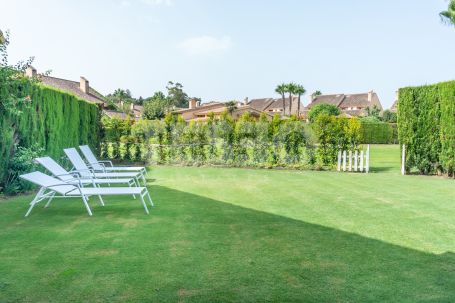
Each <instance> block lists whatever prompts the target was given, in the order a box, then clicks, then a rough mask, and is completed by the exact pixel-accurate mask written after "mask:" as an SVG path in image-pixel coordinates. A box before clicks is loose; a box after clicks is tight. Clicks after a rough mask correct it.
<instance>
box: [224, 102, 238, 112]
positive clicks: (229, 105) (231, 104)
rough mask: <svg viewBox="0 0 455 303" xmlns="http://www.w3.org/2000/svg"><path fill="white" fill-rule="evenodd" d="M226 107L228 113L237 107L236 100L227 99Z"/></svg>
mask: <svg viewBox="0 0 455 303" xmlns="http://www.w3.org/2000/svg"><path fill="white" fill-rule="evenodd" d="M225 104H226V109H227V111H228V113H229V114H230V115H232V113H233V112H234V111H235V110H236V109H237V102H235V101H228V102H226V103H225Z"/></svg>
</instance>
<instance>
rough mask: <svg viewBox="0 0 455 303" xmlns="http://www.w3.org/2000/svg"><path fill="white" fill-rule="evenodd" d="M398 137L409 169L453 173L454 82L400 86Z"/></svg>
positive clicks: (454, 162) (454, 157)
mask: <svg viewBox="0 0 455 303" xmlns="http://www.w3.org/2000/svg"><path fill="white" fill-rule="evenodd" d="M398 137H399V141H400V143H401V144H405V145H406V151H407V152H406V170H407V171H408V172H409V171H411V170H412V169H417V170H418V171H419V172H420V173H422V174H434V173H442V174H447V175H449V176H454V170H455V81H450V82H443V83H438V84H434V85H425V86H420V87H406V88H401V89H400V90H399V100H398Z"/></svg>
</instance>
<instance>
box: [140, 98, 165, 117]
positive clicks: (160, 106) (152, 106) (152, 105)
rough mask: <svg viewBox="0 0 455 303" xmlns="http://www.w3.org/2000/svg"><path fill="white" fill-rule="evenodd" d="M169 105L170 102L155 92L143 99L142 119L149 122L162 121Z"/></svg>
mask: <svg viewBox="0 0 455 303" xmlns="http://www.w3.org/2000/svg"><path fill="white" fill-rule="evenodd" d="M170 105H171V101H170V100H169V99H168V98H166V96H165V95H164V94H163V93H162V92H156V93H155V94H154V95H153V96H152V97H150V98H147V99H145V101H144V110H143V112H142V117H143V118H144V119H149V120H154V119H162V118H164V116H165V115H166V113H167V112H168V110H169V108H170Z"/></svg>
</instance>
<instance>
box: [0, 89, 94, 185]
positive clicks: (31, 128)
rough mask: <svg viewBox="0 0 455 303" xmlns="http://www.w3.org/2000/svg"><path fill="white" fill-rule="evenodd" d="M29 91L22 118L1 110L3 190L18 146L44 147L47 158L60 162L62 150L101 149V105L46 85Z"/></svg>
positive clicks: (0, 151)
mask: <svg viewBox="0 0 455 303" xmlns="http://www.w3.org/2000/svg"><path fill="white" fill-rule="evenodd" d="M26 89H27V90H28V94H29V95H30V98H31V100H32V101H31V102H30V104H29V105H28V106H24V108H22V109H21V111H22V113H21V114H20V115H17V116H13V115H10V114H8V113H6V112H2V111H1V110H0V188H1V187H3V184H4V182H5V178H6V177H7V172H8V167H9V162H10V160H11V159H12V157H13V154H14V151H15V145H16V144H17V145H18V146H23V147H29V146H32V145H38V146H41V147H43V148H44V150H45V152H46V155H49V156H51V157H55V158H57V159H58V158H59V157H60V156H62V153H63V148H66V147H74V146H77V145H79V144H82V143H83V144H89V145H91V146H92V147H98V144H99V141H100V135H101V134H100V130H101V127H100V117H101V114H100V110H99V108H98V106H96V105H95V104H92V103H88V102H86V101H83V100H80V99H78V98H76V97H75V96H74V95H70V94H68V93H65V92H61V91H58V90H55V89H53V88H50V87H46V86H43V85H33V86H30V87H29V88H26Z"/></svg>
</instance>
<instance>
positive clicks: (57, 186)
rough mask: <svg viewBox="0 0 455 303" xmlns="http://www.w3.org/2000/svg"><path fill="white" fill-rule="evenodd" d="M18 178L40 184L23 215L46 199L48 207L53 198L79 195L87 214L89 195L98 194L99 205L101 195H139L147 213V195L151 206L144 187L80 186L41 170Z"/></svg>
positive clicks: (102, 203) (90, 212) (89, 210)
mask: <svg viewBox="0 0 455 303" xmlns="http://www.w3.org/2000/svg"><path fill="white" fill-rule="evenodd" d="M20 178H22V179H24V180H27V181H29V182H32V183H34V184H36V185H38V186H40V187H41V188H40V190H39V191H38V193H37V194H36V196H35V198H34V199H33V200H32V202H30V208H29V209H28V211H27V213H26V214H25V216H26V217H27V216H28V215H29V214H30V212H31V211H32V209H33V207H34V206H35V205H36V204H37V203H39V202H41V201H43V200H46V199H48V202H47V203H46V205H45V207H48V206H49V204H50V202H51V201H52V199H53V198H77V197H80V198H81V199H82V202H83V203H84V205H85V208H86V209H87V212H88V214H89V215H90V216H91V215H92V210H91V209H90V206H89V205H88V197H89V196H98V197H99V199H100V203H101V205H103V206H104V201H103V198H102V197H101V196H120V195H139V196H140V197H141V202H142V205H143V206H144V209H145V212H146V213H147V214H148V213H149V210H148V208H147V204H145V201H144V197H146V196H147V198H148V200H149V201H150V204H151V205H152V206H153V201H152V198H151V197H150V194H149V192H148V190H147V188H146V187H102V188H100V187H91V188H86V187H81V186H80V185H75V184H69V183H65V182H63V181H61V180H59V179H56V178H54V177H51V176H48V175H46V174H44V173H42V172H38V171H36V172H32V173H28V174H24V175H21V176H20Z"/></svg>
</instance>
